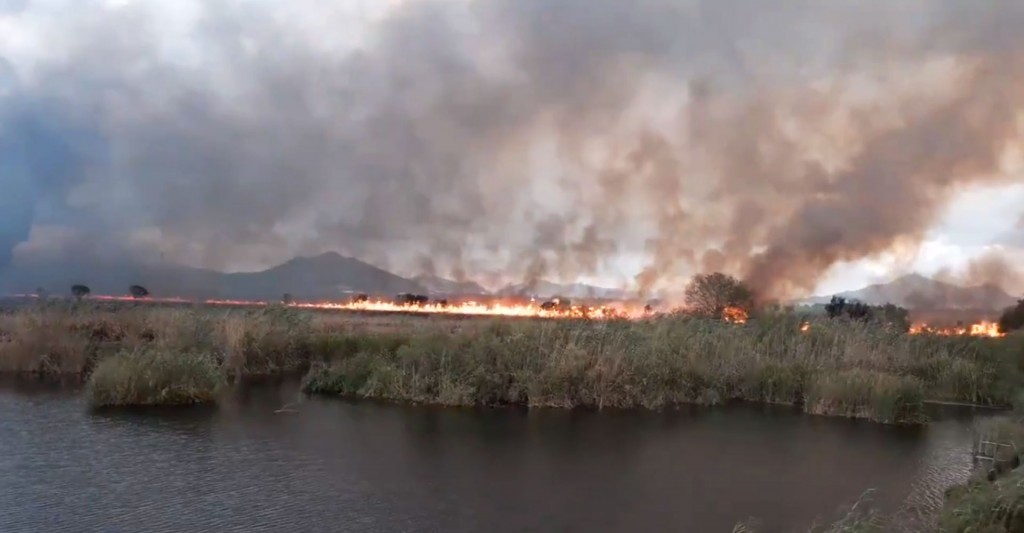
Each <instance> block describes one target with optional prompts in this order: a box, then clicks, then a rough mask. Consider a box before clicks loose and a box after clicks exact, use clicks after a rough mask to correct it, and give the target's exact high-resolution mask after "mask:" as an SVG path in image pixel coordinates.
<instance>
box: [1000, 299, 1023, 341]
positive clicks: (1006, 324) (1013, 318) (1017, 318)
mask: <svg viewBox="0 0 1024 533" xmlns="http://www.w3.org/2000/svg"><path fill="white" fill-rule="evenodd" d="M1018 329H1024V300H1020V301H1018V302H1017V305H1016V307H1011V308H1009V309H1007V310H1006V311H1004V312H1003V315H1002V316H1001V317H999V331H1001V332H1003V333H1009V332H1011V331H1016V330H1018Z"/></svg>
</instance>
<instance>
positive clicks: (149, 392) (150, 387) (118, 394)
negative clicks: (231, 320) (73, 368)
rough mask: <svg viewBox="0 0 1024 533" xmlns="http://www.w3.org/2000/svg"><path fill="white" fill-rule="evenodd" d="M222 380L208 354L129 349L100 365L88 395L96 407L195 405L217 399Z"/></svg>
mask: <svg viewBox="0 0 1024 533" xmlns="http://www.w3.org/2000/svg"><path fill="white" fill-rule="evenodd" d="M222 382H223V377H222V374H221V371H220V368H219V366H218V365H217V361H216V360H215V359H214V358H213V357H211V356H210V355H208V354H204V353H177V352H170V351H166V350H139V351H125V352H121V353H118V354H116V355H114V356H111V357H108V358H106V359H104V360H103V361H101V362H100V363H99V365H97V367H96V370H95V371H94V372H93V373H92V375H91V376H90V377H89V382H88V388H87V391H88V392H87V395H88V398H89V402H90V404H91V405H93V406H94V407H106V406H156V405H191V404H200V403H210V402H214V401H215V400H216V397H217V392H218V390H219V389H220V386H221V384H222Z"/></svg>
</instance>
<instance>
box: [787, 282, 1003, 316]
mask: <svg viewBox="0 0 1024 533" xmlns="http://www.w3.org/2000/svg"><path fill="white" fill-rule="evenodd" d="M838 296H842V297H844V298H846V299H849V300H860V301H862V302H865V303H868V304H872V305H881V304H886V303H892V304H896V305H899V306H902V307H906V308H908V309H979V310H987V309H991V310H998V309H1003V308H1006V307H1009V306H1012V305H1014V304H1015V303H1016V302H1017V299H1016V298H1014V297H1013V296H1011V295H1010V294H1008V293H1007V292H1006V291H1004V290H1003V289H1001V288H999V287H997V286H995V285H979V286H975V287H961V286H959V285H953V284H951V283H946V282H942V281H937V280H934V279H930V278H927V277H924V276H921V275H920V274H909V275H906V276H903V277H900V278H897V279H895V280H893V281H891V282H889V283H880V284H875V285H869V286H867V287H864V288H862V289H857V290H854V291H847V292H842V293H839V294H838ZM831 298H832V295H828V296H815V297H813V298H808V299H806V300H803V301H801V302H800V303H802V304H806V305H809V304H822V303H828V301H829V300H830V299H831Z"/></svg>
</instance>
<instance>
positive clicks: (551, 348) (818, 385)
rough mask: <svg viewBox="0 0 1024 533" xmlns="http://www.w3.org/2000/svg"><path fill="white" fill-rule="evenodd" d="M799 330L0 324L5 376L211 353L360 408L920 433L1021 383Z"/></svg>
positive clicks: (230, 318) (159, 321) (983, 359)
mask: <svg viewBox="0 0 1024 533" xmlns="http://www.w3.org/2000/svg"><path fill="white" fill-rule="evenodd" d="M800 325H801V318H800V317H797V316H793V315H787V314H779V315H771V316H766V317H762V318H761V319H759V320H757V321H754V322H751V323H749V324H746V325H742V326H739V325H730V324H724V323H721V322H716V321H707V320H698V319H692V318H688V317H663V318H657V319H651V320H646V321H638V322H630V321H610V322H596V321H595V322H590V321H567V320H555V321H551V320H548V321H544V320H541V321H531V320H525V321H524V320H509V319H505V320H501V319H497V320H495V319H479V320H459V321H456V320H452V319H450V318H445V317H429V318H428V317H406V318H379V319H373V318H366V317H353V316H351V315H344V314H336V315H330V314H322V313H321V314H312V313H306V312H302V311H296V310H294V309H288V308H281V307H272V308H266V309H258V310H212V309H206V308H197V309H159V308H151V307H137V308H126V309H121V310H98V309H95V308H92V307H89V306H88V305H87V304H82V305H67V304H63V305H60V306H53V307H39V308H33V309H26V310H20V311H17V312H15V313H11V314H6V315H0V373H14V374H23V375H36V376H43V377H54V376H67V375H78V376H83V377H86V376H92V379H93V381H94V382H95V381H96V380H97V379H98V377H97V376H103V375H104V373H100V372H99V371H100V370H101V368H102V367H104V366H106V365H115V364H116V365H117V366H118V368H123V369H134V370H133V372H142V371H143V370H145V371H146V372H157V371H160V372H163V371H164V370H161V369H163V368H164V367H163V366H159V365H156V366H153V367H143V366H141V364H140V363H138V361H143V360H145V359H146V358H152V357H154V354H160V356H161V357H165V358H166V357H172V354H178V355H181V356H182V357H186V356H187V355H188V354H206V355H205V357H207V358H208V359H209V361H211V362H212V363H213V364H214V365H215V366H216V369H217V371H218V373H219V375H220V376H221V378H222V379H223V380H225V381H230V380H231V379H233V378H236V377H239V376H242V375H263V374H272V373H277V372H288V371H296V370H304V369H306V368H307V367H311V368H310V369H309V372H308V375H307V376H306V380H305V390H306V391H307V392H310V393H316V394H332V395H343V396H347V397H353V398H375V399H383V400H395V401H410V402H424V403H433V404H443V405H460V406H466V405H527V406H534V407H592V408H605V407H614V408H634V407H643V408H653V409H657V408H664V407H669V406H673V405H677V404H682V403H698V404H716V403H721V402H725V401H729V400H749V401H755V402H769V403H779V404H791V405H799V406H802V407H803V409H805V410H806V411H807V412H809V413H815V414H822V415H835V416H850V417H860V418H868V419H873V420H877V421H881V422H888V423H916V422H921V421H922V420H923V417H924V415H923V413H924V401H925V400H926V399H934V400H944V401H957V402H967V403H977V404H986V405H1003V404H1008V403H1010V401H1011V399H1012V397H1013V393H1014V391H1015V390H1017V388H1018V386H1019V385H1020V383H1021V382H1022V375H1024V372H1022V365H1024V339H1022V338H1019V337H1018V338H1007V339H983V338H970V337H938V336H924V335H908V334H904V333H899V332H892V331H887V330H884V329H879V328H877V327H872V326H868V325H864V324H860V323H851V322H844V321H828V320H822V321H820V322H815V323H812V325H811V327H810V330H809V331H806V332H801V331H800ZM118 354H121V355H118ZM125 354H132V355H131V356H128V355H125ZM133 358H134V359H133ZM172 358H173V357H172ZM108 360H110V361H114V362H110V363H108V362H107V361H108ZM133 365H134V366H133ZM94 370H95V371H94ZM179 370H180V369H179ZM104 372H113V371H111V370H106V369H105V370H104ZM125 372H127V370H119V371H118V372H114V373H113V375H121V376H123V375H125ZM167 372H170V371H169V370H168V371H167ZM129 396H130V395H129ZM141 396H147V394H141Z"/></svg>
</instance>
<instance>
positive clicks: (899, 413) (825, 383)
mask: <svg viewBox="0 0 1024 533" xmlns="http://www.w3.org/2000/svg"><path fill="white" fill-rule="evenodd" d="M806 409H807V411H808V412H809V413H814V414H824V415H839V416H848V417H855V418H869V419H871V420H875V421H878V422H883V423H887V424H919V423H921V422H922V421H923V420H924V418H925V417H924V388H923V386H922V384H921V382H920V381H918V380H917V379H916V378H913V377H900V376H893V375H890V374H883V373H880V372H872V371H867V370H860V369H856V370H846V371H841V372H837V373H834V374H833V373H830V374H824V375H820V376H818V378H817V380H816V381H815V382H814V383H813V385H812V386H811V390H810V392H809V394H808V398H807V405H806Z"/></svg>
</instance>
